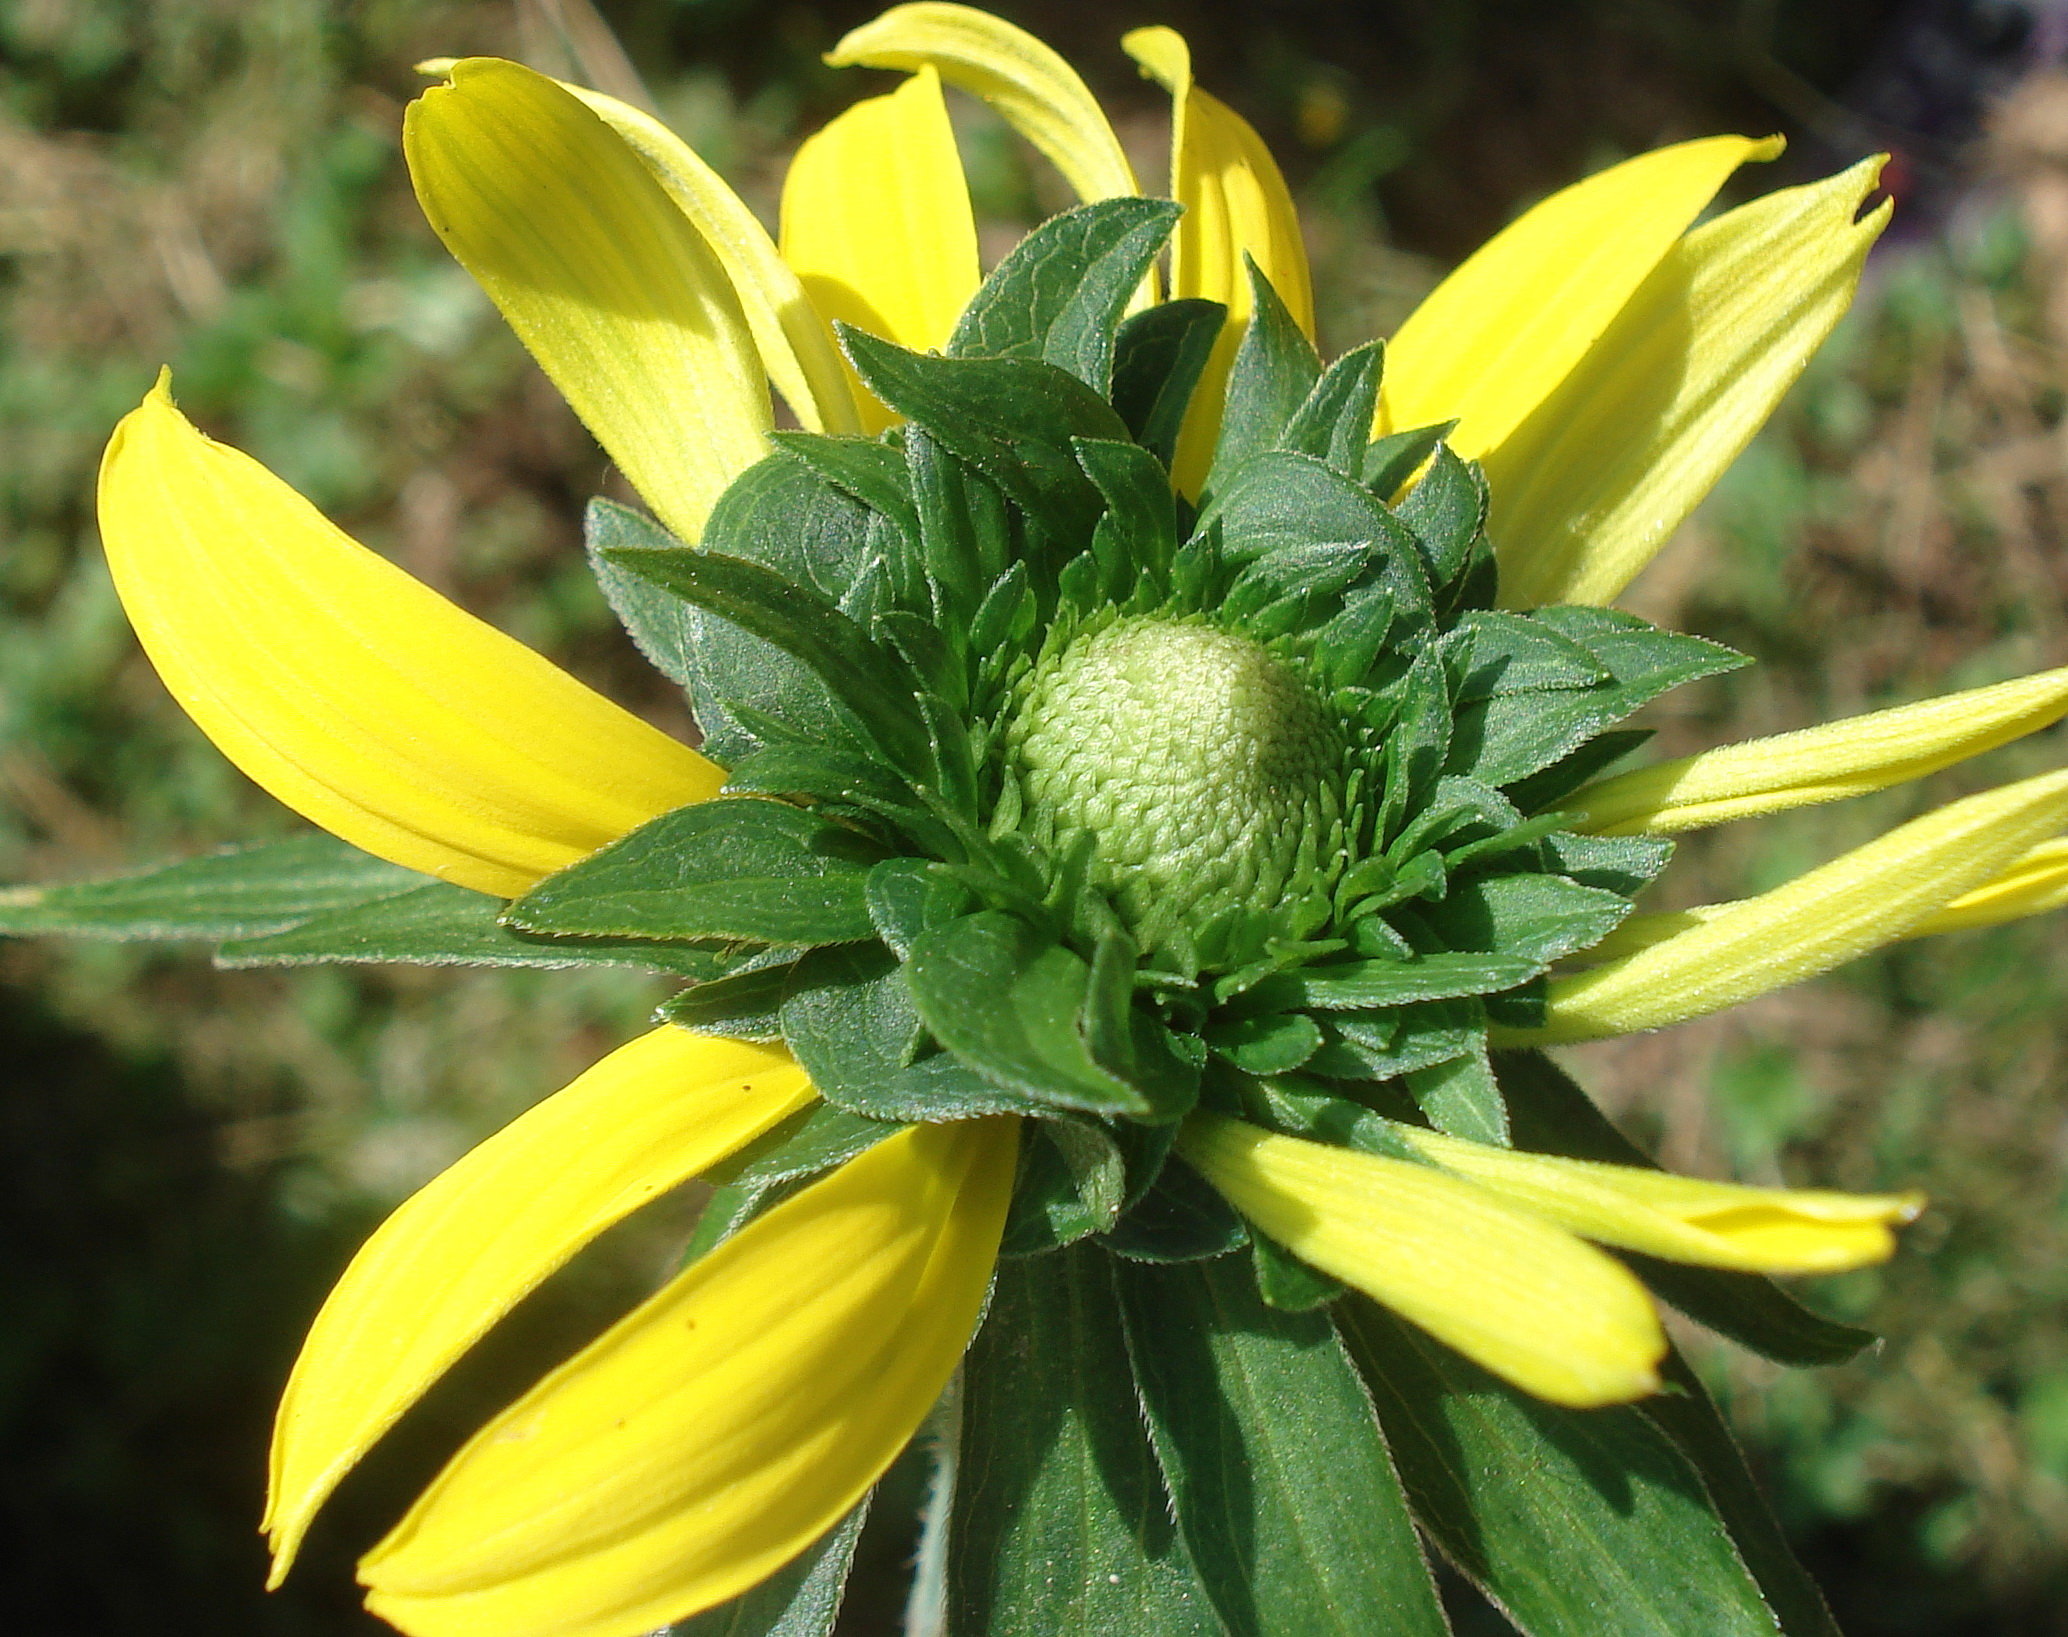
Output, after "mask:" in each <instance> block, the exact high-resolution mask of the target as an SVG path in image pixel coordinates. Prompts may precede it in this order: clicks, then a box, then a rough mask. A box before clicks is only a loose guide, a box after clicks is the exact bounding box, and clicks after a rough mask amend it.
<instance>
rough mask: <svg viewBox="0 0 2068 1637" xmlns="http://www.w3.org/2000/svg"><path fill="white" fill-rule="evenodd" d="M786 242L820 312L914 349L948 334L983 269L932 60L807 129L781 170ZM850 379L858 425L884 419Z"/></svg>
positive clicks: (787, 254) (875, 426)
mask: <svg viewBox="0 0 2068 1637" xmlns="http://www.w3.org/2000/svg"><path fill="white" fill-rule="evenodd" d="M782 247H783V260H785V261H786V262H788V263H789V264H790V266H791V267H793V268H794V269H796V272H797V277H798V279H799V280H800V281H801V282H802V283H803V285H804V289H805V293H806V294H808V295H809V296H810V297H811V300H812V305H813V306H815V307H817V308H818V310H819V311H820V312H821V313H822V314H824V315H825V317H827V318H828V319H835V318H837V319H840V320H842V321H843V322H845V323H848V324H852V325H854V326H855V328H856V329H859V330H867V331H868V332H869V333H870V334H871V335H880V336H882V337H883V338H884V339H885V340H888V341H895V342H897V343H898V344H899V345H900V346H905V347H911V348H913V349H915V350H921V351H923V350H925V349H927V348H930V347H943V346H946V345H947V342H948V337H949V335H950V334H952V333H953V331H954V329H955V321H956V320H957V319H958V318H960V317H961V316H962V309H963V308H964V307H966V306H968V305H969V298H970V297H971V296H973V295H975V294H976V292H977V286H978V284H979V283H981V282H982V277H983V275H982V273H981V272H980V271H979V269H978V265H977V227H976V217H975V216H974V215H973V214H972V213H971V211H970V206H969V184H968V183H967V182H966V181H964V180H963V175H962V159H961V156H960V155H959V154H958V153H957V152H956V151H955V131H954V128H953V127H952V126H951V125H950V124H949V123H948V106H947V104H946V103H945V102H943V101H942V100H941V78H940V75H939V74H937V73H936V72H934V70H933V69H932V68H931V67H922V68H921V69H920V70H919V72H918V73H916V74H914V75H913V76H912V77H911V78H910V79H909V80H907V81H906V82H905V83H904V84H903V85H901V86H900V87H898V89H897V90H895V91H893V92H892V93H891V94H890V95H889V96H887V97H870V98H868V99H867V100H866V101H863V102H858V103H856V104H855V105H854V106H853V107H852V108H850V109H848V110H847V112H846V113H844V114H842V115H841V116H840V117H839V118H838V119H836V120H834V121H833V122H832V123H831V124H829V125H827V126H826V127H825V129H823V130H821V131H819V132H818V133H817V134H816V135H813V136H810V137H807V138H806V139H805V141H804V144H803V145H802V146H801V147H800V148H798V150H797V156H796V157H795V158H794V159H792V160H791V161H790V172H789V175H788V176H786V177H785V178H784V179H783V221H782ZM854 391H855V394H856V397H857V401H858V402H859V403H860V405H861V415H862V422H863V425H864V426H866V427H867V428H868V429H869V430H870V431H872V432H874V431H879V430H881V429H882V428H883V427H885V426H888V425H889V424H890V422H891V421H892V419H893V418H894V417H893V416H892V415H891V413H890V411H889V410H887V409H885V408H884V407H883V405H882V404H881V403H879V402H878V401H877V400H876V398H875V397H874V396H873V395H872V394H870V393H869V392H868V391H867V390H866V389H865V388H863V387H862V385H861V384H860V382H859V381H857V382H855V383H854Z"/></svg>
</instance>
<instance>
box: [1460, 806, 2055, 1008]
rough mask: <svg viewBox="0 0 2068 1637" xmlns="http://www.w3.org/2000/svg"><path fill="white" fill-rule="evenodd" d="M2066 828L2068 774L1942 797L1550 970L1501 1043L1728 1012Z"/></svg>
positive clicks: (1900, 926) (1961, 890)
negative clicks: (1608, 955) (1771, 879)
mask: <svg viewBox="0 0 2068 1637" xmlns="http://www.w3.org/2000/svg"><path fill="white" fill-rule="evenodd" d="M2064 826H2068V773H2049V774H2046V775H2044V776H2042V777H2040V778H2036V779H2026V780H2023V781H2021V782H2020V783H2017V784H2011V785H2005V786H2003V787H2001V788H2000V789H1996V790H1990V791H1986V792H1984V793H1983V794H1981V795H1979V796H1970V797H1968V798H1967V799H1966V800H1965V801H1957V802H1954V803H1952V804H1950V805H1949V806H1946V807H1942V808H1940V809H1939V810H1938V811H1936V812H1933V813H1927V814H1926V815H1925V816H1924V817H1923V818H1919V819H1913V820H1911V822H1910V823H1908V824H1905V825H1902V826H1901V827H1899V828H1897V829H1895V830H1891V831H1890V832H1889V833H1888V834H1887V835H1885V836H1882V837H1880V838H1879V839H1877V840H1875V841H1871V842H1869V843H1868V844H1867V845H1866V846H1864V847H1859V848H1855V849H1854V850H1853V851H1852V852H1850V853H1847V854H1845V855H1844V856H1843V857H1842V858H1837V859H1833V860H1832V861H1831V862H1830V863H1829V864H1826V865H1824V866H1822V867H1821V868H1819V869H1814V870H1811V871H1810V872H1809V873H1808V874H1806V875H1801V876H1798V877H1796V879H1794V880H1793V881H1790V882H1789V883H1787V885H1785V886H1781V887H1776V888H1775V889H1774V890H1773V891H1772V892H1768V893H1762V894H1760V896H1759V897H1757V898H1747V899H1745V900H1743V901H1742V902H1740V903H1737V904H1734V905H1732V906H1731V907H1730V908H1729V909H1728V910H1727V911H1725V912H1724V913H1722V914H1719V915H1717V916H1715V917H1714V918H1713V919H1710V920H1706V921H1703V922H1701V923H1700V924H1698V925H1695V926H1692V927H1690V928H1689V929H1688V930H1687V931H1685V932H1681V933H1679V934H1677V935H1675V936H1674V937H1671V938H1668V939H1666V940H1665V941H1664V942H1662V943H1658V944H1654V945H1653V946H1652V947H1651V948H1649V949H1646V950H1643V951H1641V952H1639V953H1638V954H1635V955H1631V956H1628V957H1626V958H1625V959H1622V960H1617V961H1610V962H1608V963H1606V964H1605V965H1602V966H1597V967H1594V968H1592V969H1590V970H1588V971H1585V972H1580V973H1576V974H1575V975H1573V976H1571V977H1566V978H1555V979H1553V980H1552V983H1551V986H1550V992H1549V995H1548V997H1547V1001H1546V1012H1545V1021H1544V1024H1543V1027H1542V1028H1541V1029H1537V1030H1531V1031H1527V1032H1523V1031H1516V1032H1513V1033H1502V1034H1501V1035H1500V1041H1499V1043H1511V1044H1543V1043H1545V1042H1551V1041H1560V1040H1596V1039H1600V1038H1601V1037H1603V1036H1605V1035H1617V1034H1631V1033H1634V1032H1636V1031H1637V1030H1640V1029H1656V1028H1660V1027H1663V1026H1664V1025H1666V1024H1668V1023H1679V1022H1681V1021H1683V1020H1684V1019H1686V1018H1691V1017H1700V1016H1702V1015H1703V1014H1705V1013H1708V1012H1720V1011H1722V1010H1723V1009H1724V1008H1725V1007H1728V1006H1735V1005H1737V1004H1738V1003H1739V1002H1740V1001H1745V1000H1750V999H1751V998H1752V997H1753V996H1754V995H1763V994H1765V993H1766V992H1767V991H1768V990H1770V989H1780V988H1784V987H1786V986H1787V985H1789V984H1791V983H1800V982H1801V981H1802V980H1803V979H1805V978H1811V977H1815V976H1816V975H1817V974H1818V973H1820V972H1828V971H1830V970H1831V968H1832V967H1834V966H1837V965H1839V964H1841V963H1842V962H1845V961H1849V960H1852V959H1853V958H1854V957H1856V956H1859V955H1864V954H1865V953H1866V952H1867V951H1868V950H1870V949H1873V948H1876V947H1878V946H1879V945H1881V944H1885V943H1890V942H1892V941H1894V940H1895V939H1897V938H1900V937H1902V936H1904V935H1905V934H1906V933H1909V932H1912V931H1914V930H1916V929H1917V928H1918V927H1919V926H1920V925H1921V924H1922V923H1923V922H1924V921H1925V920H1926V918H1927V917H1929V916H1930V915H1932V914H1933V913H1934V912H1935V911H1937V910H1940V909H1943V908H1944V907H1946V906H1947V905H1948V904H1950V903H1952V902H1954V901H1955V900H1956V899H1958V898H1960V897H1961V896H1962V895H1963V894H1965V893H1968V892H1970V891H1972V890H1973V889H1975V888H1977V887H1979V886H1981V885H1982V884H1983V883H1984V882H1987V881H1989V880H1990V879H1991V878H1992V877H1995V876H1997V875H1999V874H2001V873H2002V872H2003V871H2004V870H2005V868H2006V867H2007V866H2009V865H2010V864H2012V863H2013V862H2014V861H2016V860H2017V859H2018V858H2019V856H2020V855H2021V854H2023V853H2025V852H2026V851H2027V850H2028V849H2030V848H2031V847H2033V846H2034V845H2035V844H2037V843H2038V842H2039V841H2041V840H2043V839H2046V838H2049V837H2051V836H2053V835H2055V834H2057V833H2058V832H2059V831H2060V830H2061V829H2062V828H2063V827H2064Z"/></svg>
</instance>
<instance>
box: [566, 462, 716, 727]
mask: <svg viewBox="0 0 2068 1637" xmlns="http://www.w3.org/2000/svg"><path fill="white" fill-rule="evenodd" d="M582 543H583V546H584V547H585V549H586V550H587V551H588V554H589V567H590V569H591V571H592V572H594V574H595V576H596V581H597V584H599V585H600V586H602V588H603V595H604V598H605V599H606V600H607V601H608V602H609V603H610V606H611V610H612V611H613V612H614V613H615V614H616V615H617V617H618V620H619V622H620V623H621V624H622V625H623V626H624V628H625V631H626V634H627V635H629V636H630V637H631V639H632V641H633V643H634V644H636V645H637V647H638V649H639V651H640V652H641V653H642V654H644V655H645V656H646V657H647V660H648V661H649V662H650V663H651V664H652V665H653V667H654V669H656V670H657V671H659V672H660V673H661V674H662V675H663V676H665V677H667V678H668V679H669V680H670V681H671V682H674V683H676V684H677V685H678V686H680V687H683V688H687V689H689V690H690V691H691V693H692V695H693V694H694V693H695V691H696V690H697V688H698V687H699V686H700V684H701V681H702V679H701V677H700V676H699V675H698V669H697V655H696V613H695V611H694V610H693V609H691V608H688V607H686V606H685V605H684V604H683V603H682V601H681V600H680V599H679V598H676V597H671V596H669V595H668V594H667V593H666V592H665V591H663V590H661V589H660V587H659V586H657V585H654V584H653V583H652V582H651V581H649V580H642V579H641V578H640V577H639V576H638V575H636V574H632V573H629V572H628V571H626V570H625V569H622V568H619V567H618V565H617V564H615V563H613V562H612V561H611V560H610V559H609V558H608V557H606V556H604V555H603V554H604V553H605V552H606V551H616V550H620V549H622V548H625V547H631V548H633V549H635V550H644V551H686V550H687V549H688V548H687V547H686V546H684V545H683V543H682V542H681V541H680V540H678V539H676V538H675V536H674V535H672V534H670V533H669V532H668V531H667V530H666V529H664V528H662V527H661V526H660V524H658V523H656V522H655V521H654V520H653V519H652V518H650V517H648V516H647V515H646V514H645V513H644V512H636V511H634V510H633V509H632V508H631V507H630V506H621V505H619V504H618V503H617V502H616V501H615V500H605V499H603V498H602V497H601V496H600V495H599V496H598V497H596V498H595V499H593V500H591V501H590V502H589V504H588V508H587V510H585V511H584V512H583V513H582Z"/></svg>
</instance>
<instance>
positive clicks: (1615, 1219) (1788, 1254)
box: [1393, 1125, 1924, 1273]
mask: <svg viewBox="0 0 2068 1637" xmlns="http://www.w3.org/2000/svg"><path fill="white" fill-rule="evenodd" d="M1393 1129H1394V1131H1395V1133H1396V1134H1397V1135H1398V1136H1399V1137H1400V1138H1401V1139H1402V1140H1403V1141H1405V1142H1407V1143H1408V1144H1410V1145H1411V1146H1412V1147H1413V1148H1414V1149H1415V1150H1416V1151H1417V1152H1419V1153H1420V1154H1421V1155H1422V1156H1423V1157H1424V1158H1426V1159H1428V1160H1430V1161H1432V1162H1433V1163H1435V1164H1437V1165H1440V1166H1442V1167H1443V1168H1444V1169H1445V1170H1446V1171H1451V1172H1454V1173H1456V1174H1457V1175H1459V1176H1462V1177H1469V1178H1471V1180H1472V1181H1474V1182H1476V1183H1479V1184H1480V1185H1481V1186H1483V1187H1486V1188H1489V1189H1491V1190H1492V1191H1493V1192H1495V1193H1497V1194H1499V1195H1500V1196H1501V1197H1502V1198H1503V1199H1506V1200H1508V1201H1510V1202H1511V1203H1513V1204H1516V1205H1519V1206H1521V1207H1522V1208H1523V1209H1524V1210H1526V1211H1528V1212H1529V1213H1530V1214H1531V1215H1533V1216H1540V1217H1542V1218H1544V1220H1546V1221H1547V1222H1555V1223H1557V1224H1558V1225H1559V1226H1560V1227H1561V1228H1564V1229H1566V1230H1568V1231H1569V1232H1572V1233H1576V1234H1580V1235H1582V1236H1584V1237H1585V1238H1588V1239H1595V1240H1599V1241H1600V1242H1601V1243H1603V1244H1605V1245H1615V1246H1618V1247H1620V1248H1622V1249H1624V1250H1634V1251H1643V1252H1644V1253H1645V1254H1646V1255H1649V1256H1661V1257H1664V1258H1666V1259H1667V1260H1668V1261H1672V1262H1692V1263H1696V1264H1699V1265H1701V1266H1703V1267H1716V1268H1732V1269H1736V1270H1737V1271H1739V1272H1744V1273H1841V1272H1844V1271H1845V1270H1847V1269H1849V1268H1859V1267H1866V1266H1869V1265H1870V1264H1872V1263H1875V1262H1885V1261H1887V1260H1888V1258H1889V1256H1890V1255H1891V1254H1892V1253H1893V1252H1894V1250H1895V1248H1896V1240H1895V1235H1894V1234H1893V1233H1891V1232H1890V1231H1889V1229H1890V1225H1891V1224H1892V1223H1904V1222H1909V1221H1911V1220H1913V1219H1914V1218H1915V1217H1916V1215H1917V1213H1918V1212H1919V1211H1920V1210H1921V1209H1922V1208H1923V1205H1924V1200H1923V1197H1922V1196H1921V1195H1918V1194H1839V1193H1829V1192H1825V1191H1821V1190H1814V1189H1797V1188H1743V1187H1739V1186H1737V1185H1736V1184H1734V1183H1728V1182H1705V1181H1703V1180H1701V1179H1700V1178H1698V1177H1679V1176H1673V1175H1671V1174H1669V1173H1667V1172H1665V1171H1650V1170H1645V1169H1643V1168H1642V1167H1639V1166H1634V1165H1603V1164H1598V1163H1596V1162H1594V1161H1591V1160H1569V1159H1560V1158H1557V1157H1556V1156H1554V1155H1550V1154H1520V1153H1517V1152H1516V1151H1515V1150H1514V1149H1512V1148H1491V1147H1488V1146H1487V1145H1485V1144H1483V1143H1475V1142H1466V1141H1464V1140H1463V1139H1462V1138H1458V1137H1451V1136H1446V1135H1445V1134H1444V1133H1442V1132H1440V1131H1424V1130H1421V1129H1420V1128H1418V1127H1415V1126H1407V1125H1401V1126H1395V1127H1394V1128H1393Z"/></svg>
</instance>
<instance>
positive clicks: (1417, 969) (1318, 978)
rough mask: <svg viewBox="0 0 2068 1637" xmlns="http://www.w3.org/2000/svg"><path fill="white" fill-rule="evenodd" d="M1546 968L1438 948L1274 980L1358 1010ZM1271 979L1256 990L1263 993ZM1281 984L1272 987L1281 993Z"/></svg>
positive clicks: (1299, 993) (1314, 999)
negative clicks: (1432, 951)
mask: <svg viewBox="0 0 2068 1637" xmlns="http://www.w3.org/2000/svg"><path fill="white" fill-rule="evenodd" d="M1540 970H1542V968H1541V967H1540V966H1539V965H1538V964H1537V963H1536V962H1534V961H1530V960H1526V959H1523V958H1521V957H1518V956H1513V955H1473V954H1459V953H1438V954H1433V955H1417V956H1415V957H1414V958H1412V959H1409V960H1369V961H1341V962H1338V963H1336V964H1334V965H1330V966H1315V967H1308V968H1305V969H1303V970H1301V971H1299V972H1290V973H1286V974H1284V975H1283V976H1281V977H1278V978H1273V979H1271V980H1269V984H1270V985H1274V986H1275V985H1283V986H1284V990H1285V994H1286V998H1287V999H1289V1000H1290V1002H1291V1003H1292V1004H1294V1005H1298V1006H1308V1007H1314V1008H1316V1009H1318V1010H1321V1011H1342V1012H1347V1011H1359V1010H1362V1009H1364V1008H1367V1007H1373V1006H1404V1005H1406V1004H1407V1003H1408V1002H1410V1001H1418V1000H1452V999H1456V998H1458V997H1461V996H1465V995H1484V994H1490V993H1492V992H1493V991H1494V990H1496V989H1510V988H1513V987H1514V986H1515V985H1516V984H1518V983H1521V982H1523V981H1525V980H1526V979H1528V978H1531V977H1534V976H1535V975H1536V974H1537V972H1539V971H1540ZM1266 987H1267V986H1266V985H1261V984H1260V985H1259V986H1258V988H1257V989H1256V990H1254V991H1252V993H1256V994H1261V993H1263V992H1264V991H1265V989H1266ZM1278 996H1279V990H1278V989H1277V988H1275V987H1273V988H1271V989H1270V997H1271V998H1272V999H1277V998H1278Z"/></svg>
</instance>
